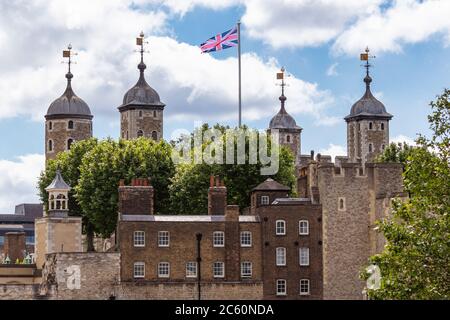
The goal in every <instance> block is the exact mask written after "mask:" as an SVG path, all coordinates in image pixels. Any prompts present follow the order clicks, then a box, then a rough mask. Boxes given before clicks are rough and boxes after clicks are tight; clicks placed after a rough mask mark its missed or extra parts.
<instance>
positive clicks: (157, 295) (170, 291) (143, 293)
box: [115, 281, 263, 300]
mask: <svg viewBox="0 0 450 320" xmlns="http://www.w3.org/2000/svg"><path fill="white" fill-rule="evenodd" d="M200 291H201V299H202V300H261V299H263V285H262V282H261V281H254V282H249V283H242V282H237V283H232V282H222V283H220V282H219V283H210V282H209V283H202V284H201V289H200ZM115 294H116V299H121V300H196V299H198V291H197V283H177V282H173V283H145V284H137V283H133V282H129V283H122V284H120V285H119V286H117V287H116V292H115Z"/></svg>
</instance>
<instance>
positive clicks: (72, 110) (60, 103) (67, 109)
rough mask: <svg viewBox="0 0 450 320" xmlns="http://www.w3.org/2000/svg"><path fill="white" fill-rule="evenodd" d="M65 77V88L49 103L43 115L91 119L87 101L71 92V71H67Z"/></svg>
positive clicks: (47, 116)
mask: <svg viewBox="0 0 450 320" xmlns="http://www.w3.org/2000/svg"><path fill="white" fill-rule="evenodd" d="M66 78H67V87H66V90H65V91H64V93H63V94H62V96H61V97H59V98H58V99H56V100H55V101H53V102H52V103H51V104H50V106H49V107H48V110H47V114H46V115H45V117H46V118H49V117H55V116H67V117H79V118H87V119H92V117H93V116H92V114H91V110H90V109H89V106H88V105H87V103H86V102H84V101H83V99H81V98H79V97H78V96H77V95H76V94H75V92H73V89H72V85H71V79H72V78H73V75H72V73H70V72H68V73H67V74H66Z"/></svg>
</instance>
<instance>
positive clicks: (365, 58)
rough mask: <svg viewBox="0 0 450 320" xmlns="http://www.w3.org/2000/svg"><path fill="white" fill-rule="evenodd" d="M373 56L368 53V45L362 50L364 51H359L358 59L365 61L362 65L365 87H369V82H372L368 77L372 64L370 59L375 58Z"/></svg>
mask: <svg viewBox="0 0 450 320" xmlns="http://www.w3.org/2000/svg"><path fill="white" fill-rule="evenodd" d="M375 58H376V57H375V56H371V55H370V49H369V47H366V50H364V53H361V55H360V60H361V61H365V62H366V63H365V64H363V65H362V66H363V67H364V68H366V77H365V78H364V82H365V83H366V89H367V90H369V89H370V83H371V82H372V78H371V77H370V72H369V70H370V68H371V67H372V64H370V60H371V59H375Z"/></svg>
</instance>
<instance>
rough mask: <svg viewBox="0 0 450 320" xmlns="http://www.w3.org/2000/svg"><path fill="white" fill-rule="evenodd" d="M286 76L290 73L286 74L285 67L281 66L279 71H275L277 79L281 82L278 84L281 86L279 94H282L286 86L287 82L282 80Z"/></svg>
mask: <svg viewBox="0 0 450 320" xmlns="http://www.w3.org/2000/svg"><path fill="white" fill-rule="evenodd" d="M286 77H290V75H288V74H286V69H285V68H284V67H281V70H280V72H277V80H281V83H280V84H278V85H279V86H281V95H282V96H284V87H286V86H288V84H287V83H286V82H285V81H284V80H285V78H286Z"/></svg>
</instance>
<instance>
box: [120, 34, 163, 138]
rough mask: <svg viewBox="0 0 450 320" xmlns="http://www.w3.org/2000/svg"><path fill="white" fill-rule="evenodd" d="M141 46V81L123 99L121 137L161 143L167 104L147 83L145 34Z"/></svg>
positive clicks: (141, 37)
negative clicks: (145, 72)
mask: <svg viewBox="0 0 450 320" xmlns="http://www.w3.org/2000/svg"><path fill="white" fill-rule="evenodd" d="M137 44H138V45H140V46H141V50H140V53H141V62H140V63H139V64H138V69H139V73H140V75H139V80H138V82H137V83H136V84H135V85H134V87H132V88H131V89H130V90H128V92H127V93H126V94H125V96H124V97H123V103H122V105H121V106H119V108H118V109H119V111H120V137H121V138H122V139H126V140H131V139H136V138H139V137H147V138H151V139H153V140H156V141H159V140H160V139H162V137H163V112H164V107H165V104H164V103H162V102H161V100H160V98H159V95H158V93H157V92H156V91H155V89H153V88H152V87H150V86H149V84H148V83H147V81H145V76H144V71H145V69H146V68H147V66H146V65H145V63H144V34H143V33H141V35H140V37H139V38H137Z"/></svg>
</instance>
